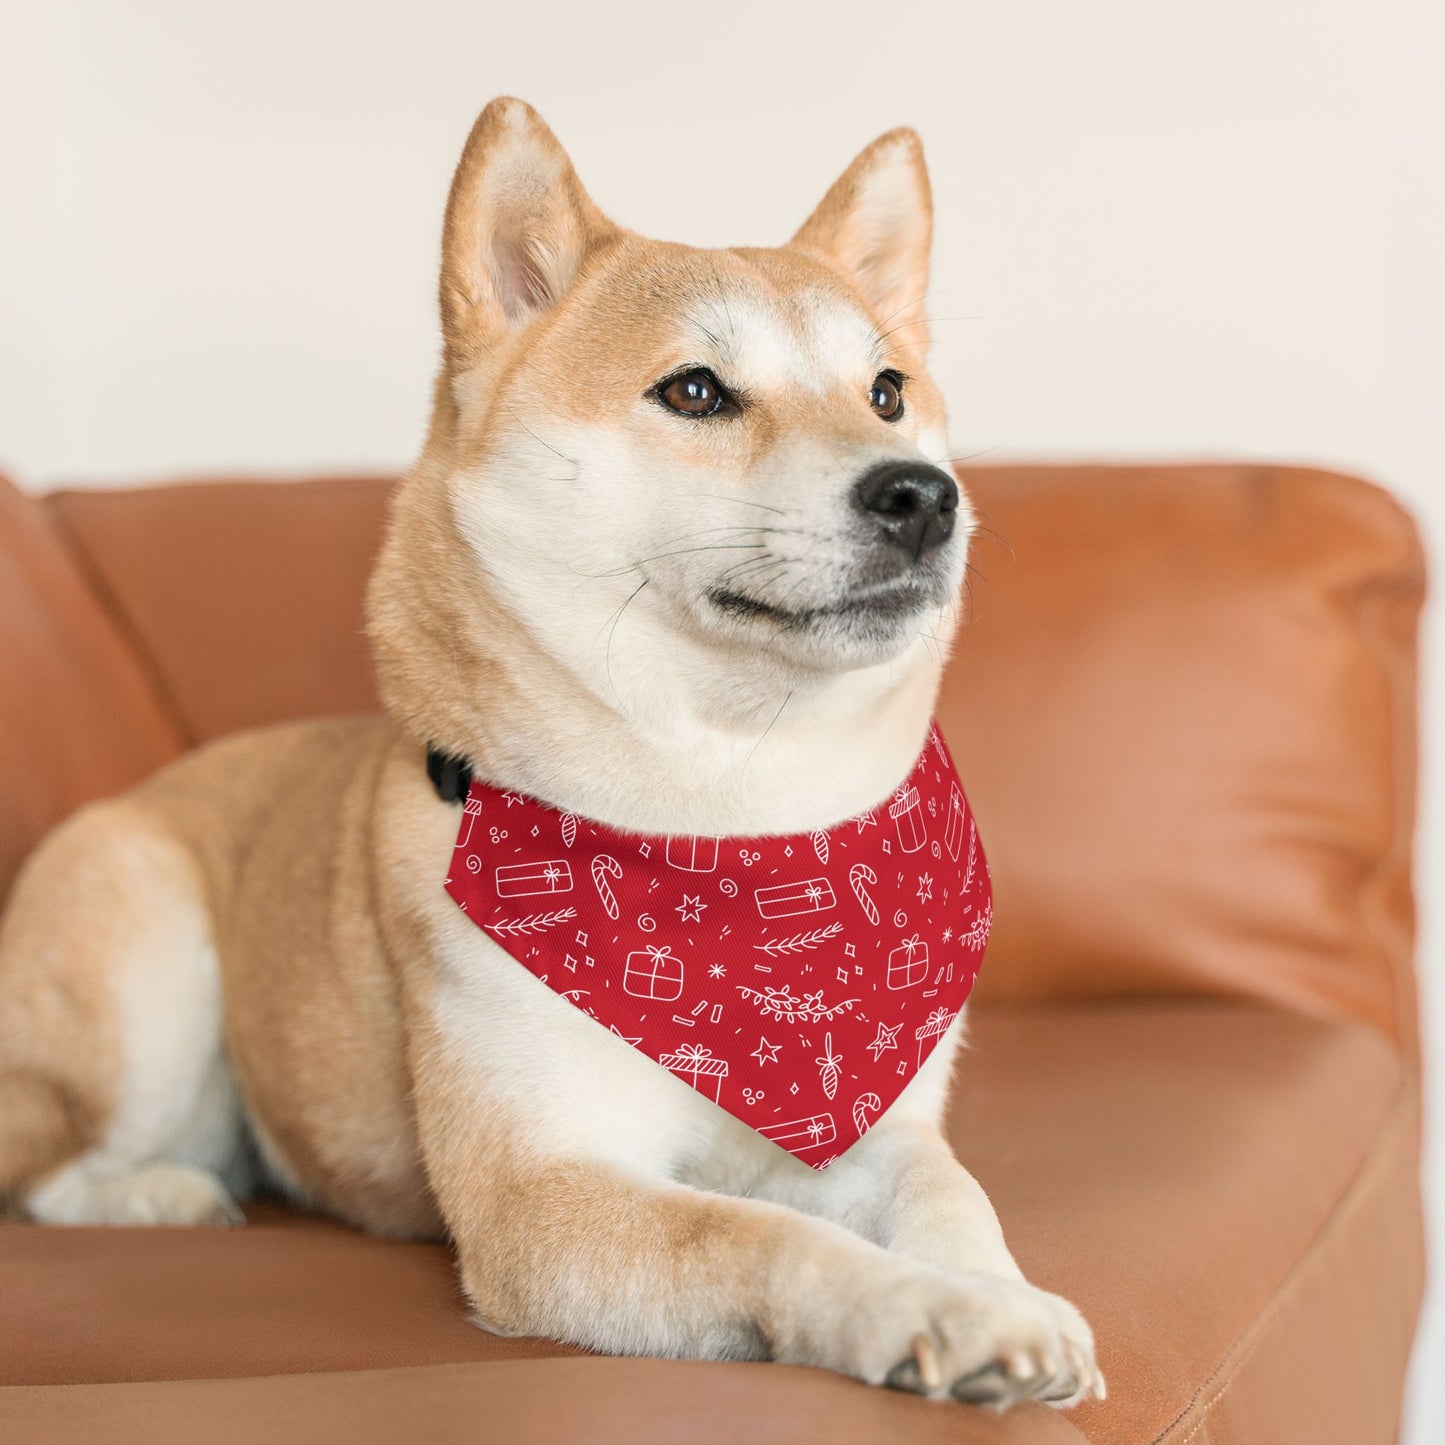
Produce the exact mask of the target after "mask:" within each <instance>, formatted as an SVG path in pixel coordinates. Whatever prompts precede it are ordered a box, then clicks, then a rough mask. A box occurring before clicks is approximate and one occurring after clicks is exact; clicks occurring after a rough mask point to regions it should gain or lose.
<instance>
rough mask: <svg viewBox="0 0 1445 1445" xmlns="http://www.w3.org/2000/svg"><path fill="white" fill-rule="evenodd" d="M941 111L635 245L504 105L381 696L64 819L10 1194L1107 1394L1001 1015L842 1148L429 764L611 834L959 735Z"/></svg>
mask: <svg viewBox="0 0 1445 1445" xmlns="http://www.w3.org/2000/svg"><path fill="white" fill-rule="evenodd" d="M930 230H931V202H930V193H929V184H928V179H927V175H926V172H925V169H924V164H923V158H922V154H921V150H920V147H919V143H918V140H917V138H916V137H915V136H914V135H913V133H912V132H910V131H906V130H899V131H893V132H891V133H889V134H887V135H884V136H882V137H881V138H880V139H878V140H877V141H875V142H874V143H873V144H872V145H870V146H869V147H868V148H867V149H866V150H864V151H863V152H862V153H861V154H860V155H859V156H858V157H857V159H856V160H854V162H853V163H852V165H851V166H850V167H849V168H848V169H847V171H846V172H845V173H844V174H843V176H842V177H841V178H840V179H839V180H838V181H837V182H836V184H835V185H834V186H833V187H832V189H831V190H830V191H829V192H828V194H827V195H826V197H825V198H824V199H823V201H822V203H821V204H820V205H819V206H818V207H817V209H816V210H815V211H814V212H813V213H812V215H811V216H810V217H809V218H808V219H807V221H806V222H805V223H804V224H803V226H802V228H801V229H800V230H799V231H798V232H797V234H796V235H795V236H794V237H793V238H792V240H791V241H790V242H788V243H787V244H786V245H784V246H781V247H779V248H776V249H732V250H715V251H709V250H696V249H692V248H689V247H687V246H683V245H672V244H662V243H658V242H655V241H650V240H646V239H644V238H643V237H641V236H638V235H635V234H633V233H631V232H628V231H626V230H624V229H622V228H621V227H619V226H617V225H614V224H613V223H612V222H610V221H609V220H608V219H607V218H606V217H605V216H604V215H603V214H602V213H601V212H600V211H599V210H598V209H597V207H596V206H595V205H594V204H593V202H592V201H591V200H590V199H589V198H588V196H587V195H586V193H585V192H584V191H583V189H582V187H581V185H580V183H579V182H578V179H577V177H576V175H575V173H574V171H573V168H572V166H571V164H570V163H569V161H568V159H567V157H566V155H565V153H564V152H563V150H562V148H561V147H560V145H559V144H558V142H557V140H556V139H555V138H554V136H553V135H552V133H551V132H550V131H549V130H548V129H547V127H546V126H545V125H544V124H543V123H542V121H541V120H540V119H539V118H538V116H537V115H536V114H535V113H534V112H533V111H532V110H531V109H530V108H529V107H528V106H526V105H525V104H523V103H521V102H519V101H516V100H505V99H504V100H498V101H495V102H493V103H492V104H491V105H489V106H488V107H487V108H486V109H485V110H484V111H483V113H482V115H481V116H480V118H479V119H478V121H477V123H476V126H475V127H474V129H473V130H472V133H471V136H470V138H469V140H468V141H467V144H466V147H465V150H464V152H463V155H462V158H461V161H460V164H459V166H458V168H457V171H456V175H455V179H454V181H453V183H452V188H451V194H450V198H449V201H448V205H447V210H446V221H445V228H444V239H443V255H442V265H441V283H440V302H441V322H442V334H443V339H444V359H443V363H442V366H441V369H440V375H439V377H438V379H437V382H436V389H435V399H434V410H433V415H432V420H431V426H430V431H429V434H428V436H427V439H426V443H425V447H424V449H423V451H422V453H421V456H420V458H419V460H418V461H417V463H416V465H415V467H414V468H413V470H412V472H411V473H410V475H409V476H408V478H407V479H406V481H405V482H404V484H403V485H402V487H401V488H400V490H399V492H398V493H397V495H396V497H395V500H394V504H393V508H392V513H391V517H390V521H389V525H388V529H387V533H386V538H385V541H384V544H383V547H382V551H381V555H380V558H379V560H378V563H377V566H376V569H375V573H374V576H373V580H372V584H371V590H370V596H369V619H370V620H369V626H370V632H371V637H372V640H373V643H374V649H375V656H376V661H377V666H378V671H379V676H380V680H381V687H382V693H383V697H384V700H385V706H386V715H385V717H383V718H368V719H360V720H350V721H338V722H332V723H306V724H297V725H291V726H285V727H279V728H274V729H269V730H266V731H262V732H257V733H253V734H247V735H244V736H238V737H235V738H230V739H226V740H223V741H220V742H218V743H215V744H212V745H211V746H208V747H206V748H204V749H202V750H200V751H199V752H196V753H194V754H192V755H191V756H189V757H187V758H185V759H183V760H181V761H179V762H178V763H176V764H175V765H173V766H171V767H170V768H168V769H166V770H165V771H164V772H162V773H161V774H159V775H158V776H157V777H155V778H154V779H152V780H150V781H149V782H147V783H146V784H144V785H143V786H141V787H139V788H137V789H136V790H134V791H133V792H131V793H130V794H128V795H126V796H124V797H121V798H118V799H115V800H112V801H107V802H102V803H98V804H94V805H91V806H89V807H87V808H85V809H83V810H82V811H81V812H80V813H78V814H77V815H75V816H74V817H73V818H71V819H70V820H68V821H67V822H65V823H64V824H63V825H62V826H61V827H59V828H58V829H57V830H56V831H55V832H54V833H52V834H51V835H50V837H49V838H47V839H46V840H45V842H44V843H43V844H42V846H41V847H40V848H39V849H38V850H37V852H36V853H35V855H34V856H33V858H32V859H31V860H30V862H29V864H28V865H27V867H26V869H25V871H24V872H23V874H22V876H21V878H20V880H19V882H18V884H17V886H16V889H15V893H14V896H13V900H12V902H11V904H10V907H9V911H8V914H7V916H6V918H5V920H4V924H3V932H0V1195H3V1196H4V1197H5V1198H6V1199H7V1200H8V1201H10V1204H11V1207H12V1208H16V1209H18V1210H19V1211H21V1212H22V1213H23V1214H24V1215H26V1216H28V1217H29V1218H31V1219H34V1220H36V1221H42V1222H49V1223H55V1224H79V1223H86V1224H105V1223H117V1224H120V1223H157V1224H160V1223H166V1224H194V1225H200V1224H234V1223H240V1222H241V1215H240V1212H239V1210H238V1207H237V1204H236V1202H235V1201H236V1200H237V1199H239V1198H244V1197H245V1195H246V1194H247V1193H248V1192H249V1191H250V1190H251V1189H252V1188H254V1187H255V1186H256V1185H257V1184H258V1183H262V1182H264V1183H266V1184H268V1185H270V1186H272V1187H278V1188H280V1189H281V1190H283V1191H285V1192H286V1193H287V1194H289V1195H291V1196H292V1197H294V1198H296V1199H298V1200H304V1201H308V1202H310V1203H312V1204H314V1205H317V1206H319V1207H322V1208H324V1209H327V1210H329V1211H331V1212H333V1213H334V1214H336V1215H338V1216H340V1217H342V1218H343V1219H347V1220H351V1221H353V1222H355V1223H356V1224H358V1225H360V1226H362V1227H363V1228H366V1229H370V1230H375V1231H378V1232H381V1233H386V1234H393V1235H401V1236H437V1235H443V1234H444V1235H446V1236H448V1237H450V1238H451V1239H452V1240H453V1241H454V1243H455V1246H456V1250H457V1254H458V1259H459V1267H460V1271H461V1277H462V1280H463V1283H464V1285H465V1289H466V1293H467V1296H468V1298H469V1300H470V1303H471V1305H472V1308H473V1311H474V1315H475V1318H476V1321H477V1323H478V1324H479V1325H481V1326H482V1327H483V1328H485V1329H488V1330H493V1331H496V1332H498V1333H501V1334H524V1333H527V1334H531V1333H535V1334H547V1335H551V1336H555V1337H559V1338H563V1339H566V1340H570V1341H575V1342H578V1343H580V1344H583V1345H586V1346H589V1347H591V1348H594V1349H597V1350H604V1351H614V1352H634V1353H649V1354H656V1355H672V1356H692V1357H699V1358H714V1359H718V1358H731V1359H776V1360H783V1361H792V1362H802V1363H807V1364H812V1365H816V1366H820V1367H824V1368H827V1369H831V1370H835V1371H840V1372H843V1373H845V1374H847V1375H851V1376H854V1377H857V1378H859V1379H861V1380H865V1381H869V1382H873V1383H876V1384H883V1383H887V1384H891V1385H893V1386H895V1387H899V1388H903V1389H909V1390H914V1391H917V1392H920V1393H927V1394H930V1395H936V1396H940V1397H942V1396H948V1395H950V1394H951V1395H953V1396H954V1397H956V1398H959V1399H963V1400H968V1401H974V1402H983V1403H989V1404H994V1405H1004V1404H1009V1403H1012V1402H1014V1401H1016V1400H1021V1399H1028V1398H1037V1399H1042V1400H1046V1401H1050V1402H1052V1403H1056V1404H1069V1403H1072V1402H1074V1401H1076V1400H1079V1399H1081V1398H1083V1397H1085V1396H1086V1395H1088V1394H1091V1393H1092V1394H1095V1395H1098V1396H1101V1397H1102V1395H1103V1391H1104V1386H1103V1379H1102V1376H1101V1374H1100V1373H1099V1370H1098V1368H1097V1366H1096V1364H1095V1360H1094V1349H1093V1342H1092V1338H1091V1335H1090V1331H1089V1328H1088V1326H1087V1325H1086V1323H1085V1322H1084V1320H1083V1319H1082V1318H1081V1316H1080V1315H1079V1313H1078V1311H1077V1310H1076V1309H1074V1307H1073V1306H1072V1305H1070V1304H1069V1303H1067V1302H1066V1301H1065V1300H1063V1299H1060V1298H1059V1297H1057V1296H1055V1295H1052V1294H1049V1293H1046V1292H1045V1291H1043V1290H1041V1289H1038V1288H1036V1287H1034V1286H1032V1285H1030V1284H1029V1283H1027V1282H1026V1281H1025V1280H1024V1278H1023V1277H1022V1275H1021V1273H1020V1271H1019V1269H1018V1267H1017V1266H1016V1264H1015V1263H1014V1260H1013V1258H1012V1257H1011V1255H1010V1253H1009V1251H1008V1249H1007V1247H1006V1245H1005V1243H1004V1238H1003V1234H1002V1232H1001V1230H1000V1226H999V1223H998V1221H997V1219H996V1217H995V1214H994V1211H993V1209H992V1207H991V1206H990V1204H989V1201H988V1199H987V1198H986V1197H985V1195H984V1193H983V1191H982V1190H981V1189H980V1187H979V1186H978V1184H977V1183H976V1182H975V1181H974V1180H973V1179H972V1178H971V1177H970V1175H969V1174H968V1173H967V1172H966V1171H965V1170H964V1169H963V1167H962V1166H961V1165H960V1164H959V1163H958V1162H957V1161H956V1160H955V1159H954V1158H953V1157H952V1155H951V1153H950V1151H949V1149H948V1147H947V1145H946V1144H945V1142H944V1140H943V1138H942V1136H941V1133H940V1127H939V1124H940V1117H941V1113H942V1110H943V1106H944V1100H945V1094H946V1091H947V1086H948V1082H949V1076H950V1070H951V1067H952V1056H953V1053H954V1051H955V1047H956V1044H957V1039H958V1033H959V1030H960V1028H961V1027H962V1023H961V1015H960V1018H959V1019H957V1020H955V1021H954V1023H953V1024H952V1026H951V1027H950V1028H949V1031H948V1034H947V1036H946V1037H945V1038H944V1039H943V1040H942V1042H941V1043H940V1045H939V1046H938V1047H937V1048H936V1049H935V1050H934V1052H933V1053H932V1054H930V1055H929V1056H928V1058H927V1061H926V1062H925V1063H923V1065H922V1067H921V1068H920V1071H919V1072H918V1074H917V1075H916V1077H914V1078H913V1079H912V1080H911V1081H910V1082H909V1083H908V1085H907V1087H906V1088H905V1089H904V1091H903V1093H902V1094H901V1095H900V1096H899V1097H898V1099H897V1100H896V1102H894V1103H893V1104H892V1105H891V1107H889V1108H888V1109H887V1110H886V1112H884V1113H883V1114H882V1116H881V1117H880V1118H879V1119H878V1120H877V1122H876V1124H875V1125H874V1126H873V1127H872V1129H871V1131H870V1132H868V1133H867V1134H866V1136H865V1137H863V1138H862V1139H861V1140H860V1141H859V1142H858V1143H857V1144H855V1145H854V1146H853V1147H852V1148H850V1149H848V1150H846V1151H845V1152H844V1153H842V1154H841V1155H840V1156H839V1157H838V1158H837V1159H836V1160H835V1161H834V1162H833V1163H832V1164H831V1165H830V1166H829V1167H828V1168H826V1169H823V1170H815V1169H810V1168H808V1167H807V1166H806V1165H805V1164H803V1163H800V1162H799V1160H798V1159H797V1158H795V1157H794V1156H793V1155H792V1154H789V1153H787V1152H785V1151H784V1150H782V1149H780V1148H778V1147H777V1145H775V1144H774V1143H772V1142H770V1141H769V1140H768V1139H766V1138H764V1137H762V1136H761V1135H760V1134H759V1133H757V1132H755V1131H754V1130H753V1129H751V1128H749V1127H748V1126H747V1125H745V1124H743V1123H742V1122H740V1121H739V1120H738V1119H737V1118H734V1117H733V1116H732V1115H731V1114H729V1113H727V1112H725V1111H724V1110H721V1109H719V1108H717V1107H716V1106H715V1105H714V1104H713V1103H712V1102H710V1101H709V1100H708V1099H706V1098H704V1097H702V1096H701V1095H700V1094H699V1093H698V1092H697V1091H696V1090H694V1089H692V1088H689V1087H687V1085H686V1084H684V1083H682V1082H680V1081H679V1080H678V1079H677V1078H676V1077H675V1076H674V1075H673V1074H671V1073H669V1072H668V1071H667V1070H666V1069H663V1068H660V1067H658V1065H657V1064H656V1063H655V1062H653V1060H651V1059H650V1058H647V1057H644V1056H643V1055H642V1054H640V1053H639V1052H637V1051H636V1050H635V1049H633V1048H632V1047H630V1046H629V1044H628V1042H627V1041H626V1040H624V1039H622V1038H618V1037H616V1036H615V1035H614V1034H612V1033H610V1032H608V1031H607V1030H606V1029H603V1028H600V1027H598V1025H597V1023H596V1022H594V1020H592V1019H589V1018H588V1017H587V1016H586V1015H585V1014H584V1013H582V1012H581V1011H580V1010H578V1009H577V1008H574V1007H573V1006H572V1005H571V1004H569V1003H567V1002H566V1001H564V1000H563V999H562V998H560V997H559V996H558V995H557V994H556V993H554V992H553V991H551V989H549V988H547V987H542V986H539V985H538V983H537V980H536V979H535V978H534V977H533V976H532V975H531V974H529V973H527V972H526V971H525V970H523V969H522V968H519V967H518V966H517V964H516V962H515V961H514V960H513V959H512V958H511V957H510V956H509V955H508V954H507V953H506V952H504V951H503V950H502V949H501V948H499V947H498V946H497V944H496V943H495V942H494V941H493V940H492V939H491V938H489V937H488V936H487V935H486V934H485V933H484V932H483V931H481V929H480V928H478V927H476V926H473V925H472V924H471V923H470V922H468V921H467V919H466V918H465V917H464V915H463V914H462V913H461V912H460V911H459V910H458V908H457V907H456V906H455V905H454V904H453V902H452V901H451V900H450V899H449V898H448V897H447V896H446V895H445V894H444V893H443V891H442V888H441V882H442V879H443V874H444V873H445V870H446V868H447V865H448V860H449V859H450V857H451V853H452V845H453V841H454V839H455V838H456V835H457V825H458V815H459V810H458V808H457V806H456V805H455V802H454V801H453V802H448V801H447V800H445V799H444V798H443V797H439V796H438V792H437V790H436V789H435V788H434V786H433V783H432V781H430V780H429V778H428V771H427V766H426V758H427V753H428V749H429V748H431V749H434V750H435V755H438V756H442V757H446V758H454V759H465V760H466V762H467V763H468V765H469V766H470V767H471V768H472V769H474V770H475V771H476V773H477V775H478V776H479V777H483V778H485V779H487V780H488V781H489V782H491V783H492V784H494V785H496V786H497V787H500V788H506V789H512V790H516V792H517V793H518V794H525V795H527V796H529V797H532V798H536V799H541V800H545V801H546V802H548V803H550V804H553V805H555V806H556V807H558V808H565V809H567V810H570V812H571V813H572V814H575V815H578V816H581V817H584V818H588V819H597V820H602V821H603V822H605V823H606V824H608V825H610V826H611V827H613V828H616V829H626V830H633V831H635V832H638V833H657V834H667V835H679V834H692V835H715V836H727V835H740V834H741V835H754V836H756V835H762V834H787V833H798V832H804V831H806V830H809V829H819V828H823V827H827V826H831V825H834V824H837V823H838V822H839V821H840V820H844V819H848V818H850V817H853V816H855V815H858V814H860V813H862V812H864V811H865V810H868V809H870V808H872V807H874V806H875V805H877V804H878V803H879V801H880V800H881V799H887V798H888V797H889V795H890V793H891V792H892V791H893V790H894V789H895V788H897V787H898V785H899V783H900V780H901V779H903V778H904V777H905V775H907V774H908V772H909V769H910V767H911V766H912V765H913V763H914V761H915V759H916V758H918V757H919V754H920V748H921V747H922V746H923V744H924V741H925V738H926V736H927V734H928V728H929V721H930V716H931V709H932V705H933V701H934V696H935V691H936V688H937V684H938V680H939V673H940V667H941V659H942V655H943V652H944V649H945V648H946V646H947V644H948V640H949V637H950V635H951V632H952V629H953V627H954V621H955V612H954V599H955V596H956V593H957V591H958V588H959V585H960V582H961V579H962V574H963V568H964V561H965V553H966V548H967V543H968V538H969V533H970V530H971V518H970V511H969V505H968V502H967V499H966V497H964V496H962V495H961V494H960V492H959V489H958V487H957V485H956V482H955V480H954V478H953V476H952V475H951V473H949V472H948V471H946V470H944V469H942V468H940V467H939V466H938V465H937V464H936V462H937V461H938V460H941V459H942V458H943V454H944V450H945V418H944V408H943V403H942V400H941V398H940V396H939V393H938V391H937V390H936V388H935V387H934V385H933V383H932V382H931V381H930V380H929V377H928V373H927V370H926V365H925V359H926V358H925V353H926V326H925V322H924V317H923V296H924V293H925V292H926V290H927V281H926V273H927V267H928V252H929V244H930Z"/></svg>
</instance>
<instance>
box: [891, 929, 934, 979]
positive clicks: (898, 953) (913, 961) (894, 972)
mask: <svg viewBox="0 0 1445 1445" xmlns="http://www.w3.org/2000/svg"><path fill="white" fill-rule="evenodd" d="M927 974H928V945H927V944H926V943H920V942H919V941H918V935H917V934H916V933H915V934H914V935H913V937H912V938H905V939H904V940H903V942H902V943H900V944H899V945H898V947H897V948H895V949H894V950H893V951H892V952H891V953H890V954H889V955H888V977H887V983H888V987H889V988H912V987H913V986H914V984H917V983H922V982H923V980H924V978H925V977H926V976H927Z"/></svg>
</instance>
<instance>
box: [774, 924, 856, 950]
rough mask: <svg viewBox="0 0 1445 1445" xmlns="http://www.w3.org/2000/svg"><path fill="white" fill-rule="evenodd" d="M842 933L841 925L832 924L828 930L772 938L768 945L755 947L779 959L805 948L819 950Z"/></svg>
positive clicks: (815, 930) (814, 929) (820, 929)
mask: <svg viewBox="0 0 1445 1445" xmlns="http://www.w3.org/2000/svg"><path fill="white" fill-rule="evenodd" d="M842 931H843V925H842V924H841V923H830V924H829V925H828V926H827V927H826V928H810V929H809V930H808V931H807V932H806V933H794V934H791V935H789V936H788V937H787V938H770V939H768V941H767V942H766V943H755V944H753V947H754V948H756V949H757V950H758V951H759V952H760V953H766V954H769V955H770V956H771V957H773V958H777V957H779V955H781V954H784V953H801V952H802V951H803V950H804V949H805V948H817V947H819V945H821V944H824V943H826V942H827V941H828V940H829V939H830V938H832V937H833V936H834V935H835V934H839V933H841V932H842Z"/></svg>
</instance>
